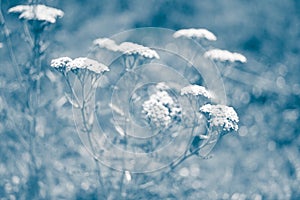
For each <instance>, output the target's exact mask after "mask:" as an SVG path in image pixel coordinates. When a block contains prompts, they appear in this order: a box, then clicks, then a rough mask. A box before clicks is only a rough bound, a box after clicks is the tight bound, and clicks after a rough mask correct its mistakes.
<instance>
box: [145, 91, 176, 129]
mask: <svg viewBox="0 0 300 200" xmlns="http://www.w3.org/2000/svg"><path fill="white" fill-rule="evenodd" d="M142 112H143V113H144V114H146V116H147V118H148V120H149V121H150V122H151V123H153V124H154V125H155V126H157V127H168V126H169V125H170V124H171V123H172V122H173V121H176V120H178V119H179V118H180V113H181V108H180V107H179V105H177V104H176V103H175V102H174V100H173V99H172V97H171V96H170V95H169V94H168V93H167V92H166V91H158V92H156V93H154V94H152V95H151V96H150V98H149V100H147V101H145V102H144V103H143V111H142Z"/></svg>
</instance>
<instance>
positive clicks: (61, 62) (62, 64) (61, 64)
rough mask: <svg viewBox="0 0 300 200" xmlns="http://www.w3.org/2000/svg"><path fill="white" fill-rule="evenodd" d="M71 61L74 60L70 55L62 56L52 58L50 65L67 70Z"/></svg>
mask: <svg viewBox="0 0 300 200" xmlns="http://www.w3.org/2000/svg"><path fill="white" fill-rule="evenodd" d="M71 61H72V59H71V58H69V57H60V58H56V59H53V60H51V64H50V66H51V67H53V68H55V69H57V70H65V69H66V65H67V64H68V63H69V62H71Z"/></svg>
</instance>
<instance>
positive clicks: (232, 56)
mask: <svg viewBox="0 0 300 200" xmlns="http://www.w3.org/2000/svg"><path fill="white" fill-rule="evenodd" d="M204 57H206V58H209V59H211V60H216V61H221V62H226V61H227V62H236V61H239V62H241V63H245V62H247V58H246V57H245V56H243V55H242V54H240V53H235V52H230V51H227V50H221V49H212V50H209V51H207V52H205V53H204Z"/></svg>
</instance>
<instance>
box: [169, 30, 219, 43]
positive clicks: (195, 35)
mask: <svg viewBox="0 0 300 200" xmlns="http://www.w3.org/2000/svg"><path fill="white" fill-rule="evenodd" d="M173 37H174V38H179V37H186V38H190V39H196V40H200V39H206V40H209V41H216V40H217V37H216V36H215V34H213V33H212V32H210V31H209V30H207V29H204V28H200V29H194V28H191V29H181V30H178V31H176V32H175V33H174V34H173Z"/></svg>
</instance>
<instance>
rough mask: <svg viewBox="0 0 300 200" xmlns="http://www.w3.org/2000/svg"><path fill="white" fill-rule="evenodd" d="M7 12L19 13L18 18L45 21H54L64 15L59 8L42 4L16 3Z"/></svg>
mask: <svg viewBox="0 0 300 200" xmlns="http://www.w3.org/2000/svg"><path fill="white" fill-rule="evenodd" d="M8 12H9V13H19V14H20V16H19V19H25V20H29V21H45V22H49V23H52V24H53V23H55V22H56V19H57V18H61V17H63V16H64V12H63V11H62V10H60V9H56V8H52V7H49V6H46V5H43V4H36V5H18V6H15V7H12V8H10V9H9V10H8Z"/></svg>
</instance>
